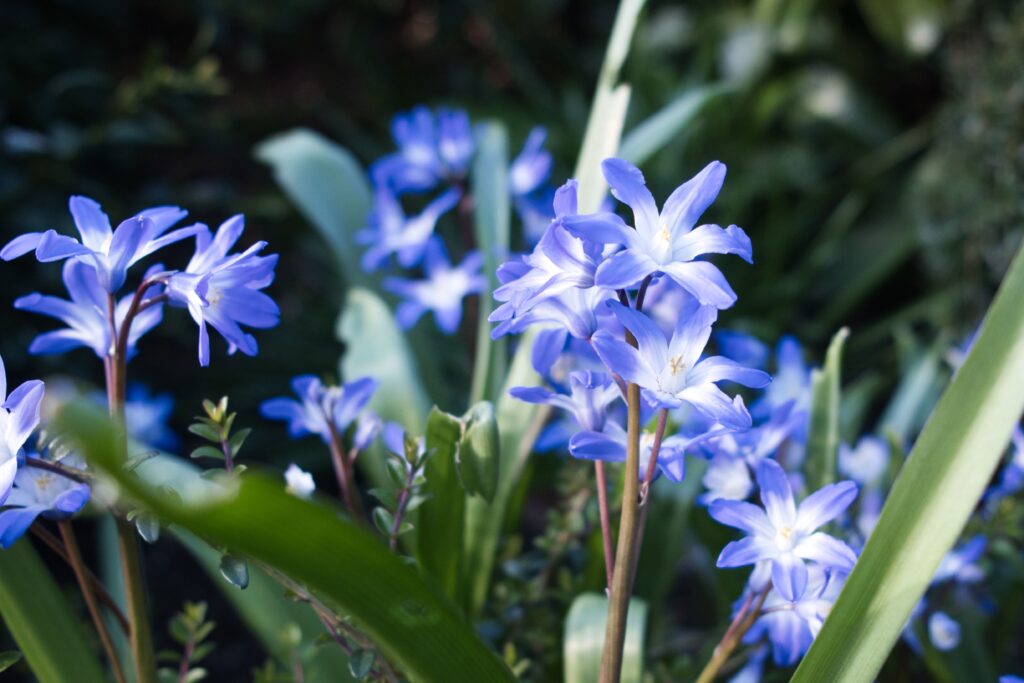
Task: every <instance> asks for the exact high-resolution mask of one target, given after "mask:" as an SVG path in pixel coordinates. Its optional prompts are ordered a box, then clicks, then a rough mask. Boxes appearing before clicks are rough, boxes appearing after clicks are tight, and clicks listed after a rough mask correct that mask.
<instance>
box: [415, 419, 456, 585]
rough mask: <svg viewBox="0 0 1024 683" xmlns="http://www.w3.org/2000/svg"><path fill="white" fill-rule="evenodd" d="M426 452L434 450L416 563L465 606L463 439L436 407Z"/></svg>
mask: <svg viewBox="0 0 1024 683" xmlns="http://www.w3.org/2000/svg"><path fill="white" fill-rule="evenodd" d="M426 438H427V450H428V451H433V455H432V456H431V457H430V460H428V461H427V465H426V468H425V469H424V476H425V477H426V479H427V481H426V483H424V484H423V489H422V491H423V493H424V494H425V495H426V496H427V502H426V503H424V504H423V506H422V507H420V509H419V512H418V516H417V518H416V519H417V523H416V534H417V535H416V560H417V562H419V565H420V567H421V568H422V569H423V572H424V573H425V574H426V575H427V576H430V577H431V578H433V579H434V581H435V582H436V583H437V585H438V586H440V587H441V588H442V590H444V592H445V594H446V595H448V597H449V598H451V599H452V601H453V602H455V603H456V604H462V596H464V595H465V592H466V591H465V586H464V584H463V581H462V562H461V560H462V544H463V516H464V511H465V499H466V494H465V491H463V489H462V484H460V483H459V474H458V472H457V470H456V463H455V451H456V449H457V448H458V445H459V439H460V438H462V425H461V424H460V423H459V419H458V418H456V417H454V416H452V415H449V414H448V413H445V412H442V411H440V410H438V409H437V408H436V407H435V408H434V409H433V410H431V411H430V417H428V418H427V434H426Z"/></svg>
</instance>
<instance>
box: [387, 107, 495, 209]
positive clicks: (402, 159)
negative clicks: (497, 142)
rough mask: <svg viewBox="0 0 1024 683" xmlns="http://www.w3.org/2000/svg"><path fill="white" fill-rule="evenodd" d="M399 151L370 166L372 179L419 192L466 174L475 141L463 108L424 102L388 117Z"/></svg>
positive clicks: (407, 190) (401, 188) (458, 178)
mask: <svg viewBox="0 0 1024 683" xmlns="http://www.w3.org/2000/svg"><path fill="white" fill-rule="evenodd" d="M391 135H392V137H393V138H394V140H395V144H397V145H398V151H396V152H394V153H393V154H389V155H387V156H385V157H382V158H381V159H379V160H378V161H377V162H376V163H374V164H373V166H372V167H371V169H370V173H371V176H372V177H373V180H374V182H375V183H376V184H377V185H378V186H379V185H386V186H388V187H389V188H390V189H392V190H394V191H395V192H399V193H403V192H422V191H425V190H430V189H433V188H434V187H436V186H437V184H438V183H440V182H450V183H454V182H458V181H460V180H462V179H463V178H465V176H466V173H467V171H468V169H469V162H470V160H471V159H472V158H473V152H474V150H475V148H476V143H475V141H474V139H473V129H472V126H471V125H470V122H469V117H468V116H467V115H466V112H464V111H461V110H455V111H452V110H448V109H438V111H437V116H436V118H435V116H434V114H432V113H431V111H430V110H429V109H427V108H426V107H423V106H418V107H415V108H413V109H412V110H411V111H409V112H408V113H404V114H397V115H396V116H395V117H394V118H393V119H392V120H391Z"/></svg>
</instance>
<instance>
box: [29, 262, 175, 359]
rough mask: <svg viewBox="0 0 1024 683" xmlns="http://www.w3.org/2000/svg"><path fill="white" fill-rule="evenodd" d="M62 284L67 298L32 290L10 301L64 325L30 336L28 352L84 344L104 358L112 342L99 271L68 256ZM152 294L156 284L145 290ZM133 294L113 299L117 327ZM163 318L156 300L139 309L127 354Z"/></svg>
mask: <svg viewBox="0 0 1024 683" xmlns="http://www.w3.org/2000/svg"><path fill="white" fill-rule="evenodd" d="M162 270H163V266H160V265H155V266H153V267H151V268H150V269H149V270H148V271H147V277H149V276H150V275H153V274H156V273H159V272H161V271H162ZM63 278H64V286H65V287H66V288H67V290H68V295H69V296H70V297H71V299H70V300H67V299H61V298H59V297H55V296H48V295H44V294H39V293H34V294H28V295H26V296H23V297H21V298H19V299H17V300H15V302H14V307H15V308H17V309H20V310H25V311H32V312H33V313H39V314H42V315H48V316H50V317H52V318H56V319H57V320H60V321H62V322H64V323H65V324H66V325H67V327H66V328H63V329H59V330H54V331H52V332H44V333H43V334H41V335H39V336H38V337H36V338H35V339H33V340H32V344H31V345H30V346H29V349H28V350H29V353H33V354H48V353H64V352H65V351H70V350H71V349H75V348H78V347H80V346H84V347H86V348H89V349H92V350H93V353H95V354H96V355H97V356H99V357H100V358H106V357H107V356H108V355H109V354H110V352H111V348H112V346H113V342H112V340H111V338H110V337H111V334H110V319H109V317H108V312H107V306H108V305H109V304H108V296H107V292H106V290H104V288H103V285H102V284H101V283H100V280H99V274H98V273H97V271H96V269H95V268H93V267H92V266H91V265H89V264H88V263H87V262H85V261H81V260H78V259H71V260H69V261H67V262H66V263H65V264H64V271H63ZM149 291H150V292H151V293H152V296H159V294H160V292H161V288H160V287H159V286H157V287H154V288H152V289H151V290H149ZM132 298H133V296H132V295H127V296H125V297H123V298H122V299H121V300H120V301H118V302H117V305H116V307H115V309H114V319H115V321H116V323H117V325H118V328H119V329H120V327H121V326H122V325H123V324H124V321H125V316H127V314H128V309H129V307H130V306H131V301H132ZM162 319H163V306H162V304H161V303H159V302H157V303H154V304H153V305H151V306H147V307H146V308H145V309H142V310H141V311H139V313H138V315H136V316H135V318H134V320H133V322H132V327H131V330H130V331H129V333H128V349H127V354H128V358H129V359H130V358H132V357H133V356H134V355H135V352H136V348H135V347H136V344H137V343H138V341H139V339H141V338H142V335H144V334H146V333H147V332H149V331H150V330H151V329H153V328H154V327H156V326H157V325H158V324H159V323H160V321H161V320H162Z"/></svg>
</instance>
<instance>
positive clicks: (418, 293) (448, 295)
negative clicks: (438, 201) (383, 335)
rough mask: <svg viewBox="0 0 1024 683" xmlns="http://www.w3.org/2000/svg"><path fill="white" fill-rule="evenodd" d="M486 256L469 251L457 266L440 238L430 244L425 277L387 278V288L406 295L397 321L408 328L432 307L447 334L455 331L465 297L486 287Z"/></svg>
mask: <svg viewBox="0 0 1024 683" xmlns="http://www.w3.org/2000/svg"><path fill="white" fill-rule="evenodd" d="M483 262H484V258H483V255H482V254H480V253H479V252H475V251H472V252H469V253H468V254H466V256H465V258H463V260H462V263H460V264H459V265H458V266H454V267H453V266H452V264H451V262H450V261H449V260H448V255H447V254H446V253H445V249H444V245H443V244H442V243H441V241H440V240H431V241H430V243H429V244H428V245H427V251H426V256H425V258H424V260H423V268H424V270H425V271H426V276H427V277H426V278H425V279H423V280H408V279H405V278H397V277H392V278H386V279H385V280H384V282H383V286H384V289H386V290H387V291H389V292H391V293H392V294H396V295H398V296H400V297H402V298H403V299H404V301H402V302H401V303H400V304H399V305H398V309H397V310H396V311H395V317H396V319H397V320H398V324H399V325H401V327H402V328H403V329H409V328H410V327H412V326H413V325H415V324H416V321H417V320H419V319H420V316H422V315H423V314H424V313H426V312H427V311H433V313H434V321H435V322H436V323H437V326H438V327H439V328H440V329H441V331H442V332H444V333H445V334H455V332H456V331H457V330H458V329H459V323H460V322H462V300H463V299H464V298H465V297H466V296H468V295H470V294H476V293H478V292H480V291H482V290H483V289H484V287H485V286H486V284H487V281H486V279H485V278H484V276H483V275H481V274H480V268H481V266H483Z"/></svg>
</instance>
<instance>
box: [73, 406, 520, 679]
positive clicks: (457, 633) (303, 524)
mask: <svg viewBox="0 0 1024 683" xmlns="http://www.w3.org/2000/svg"><path fill="white" fill-rule="evenodd" d="M57 422H58V424H59V425H60V426H61V427H62V428H63V429H65V430H66V431H67V432H68V433H69V434H73V435H76V436H77V437H78V439H79V440H80V442H81V446H82V448H83V451H84V452H85V454H86V457H87V459H88V460H89V462H90V463H91V464H92V465H93V466H95V467H97V468H98V469H100V470H102V471H104V472H105V473H106V474H107V475H109V476H110V477H111V478H113V479H114V480H115V481H116V482H117V483H118V485H119V486H120V487H121V488H122V489H123V490H124V491H125V492H127V494H128V495H129V496H131V498H132V499H134V500H135V501H136V502H137V504H139V505H142V506H144V507H146V508H148V509H149V510H151V511H152V512H154V513H155V514H157V515H158V516H159V517H160V518H161V519H164V520H166V521H167V522H169V523H172V524H177V525H179V526H181V527H183V528H185V529H188V530H190V531H192V532H193V533H196V534H198V535H201V536H202V537H203V538H206V539H208V540H209V541H210V542H212V543H217V544H219V545H223V546H225V547H227V548H230V549H231V550H232V551H233V552H237V553H240V554H242V555H245V556H248V557H250V558H252V559H254V560H258V561H260V562H263V563H266V564H267V565H269V566H272V567H275V568H276V569H278V570H280V571H282V572H284V573H286V574H287V575H288V576H290V577H291V578H292V579H294V580H296V581H299V582H302V583H304V584H306V585H307V586H308V587H309V588H310V590H313V591H315V592H317V593H319V594H320V595H322V596H323V597H324V598H326V599H329V600H330V601H332V602H334V603H335V604H336V605H337V606H338V608H339V609H341V610H342V611H343V612H344V613H345V614H348V615H350V616H351V618H352V619H353V621H354V622H355V623H356V624H357V625H358V626H359V628H360V629H361V630H362V631H363V632H364V633H366V634H367V635H368V636H369V637H370V638H371V639H373V641H374V642H375V643H376V644H377V645H378V646H379V647H380V648H381V650H382V652H383V653H384V654H385V656H387V657H388V658H389V659H391V661H393V662H394V663H395V664H396V665H397V666H399V667H400V668H401V669H402V670H403V671H404V673H405V675H406V676H407V677H408V678H410V679H411V680H413V681H511V680H513V679H512V675H511V673H510V672H509V671H508V669H507V668H506V667H505V666H504V664H502V662H501V661H500V660H499V659H498V657H497V656H496V655H495V654H494V653H493V652H491V651H490V650H489V649H488V648H487V647H486V646H485V645H484V644H483V643H482V642H481V641H480V639H479V638H477V637H476V635H475V634H474V633H473V630H472V628H470V626H469V625H468V624H467V623H466V622H465V621H464V620H463V619H462V617H461V615H460V614H459V612H458V610H457V609H456V608H455V606H454V605H452V604H451V603H450V602H449V601H448V600H447V599H446V598H445V597H444V596H443V595H442V594H441V593H440V592H439V591H438V590H437V589H436V588H434V587H433V586H432V585H430V584H428V583H427V582H425V581H424V580H423V578H422V577H420V576H419V575H418V574H417V573H416V572H415V571H414V570H413V569H412V568H410V567H409V566H407V565H406V564H405V563H403V562H402V561H401V560H400V559H399V558H398V557H396V556H395V555H393V554H391V553H390V552H388V551H387V549H386V548H385V547H384V545H383V544H382V543H381V542H380V540H379V539H377V538H375V537H373V536H371V535H369V534H368V533H367V532H366V531H364V530H362V529H361V528H358V527H356V526H354V525H352V524H349V523H347V522H345V521H343V520H342V519H340V518H339V516H338V514H337V513H336V511H334V510H332V509H331V508H328V507H326V506H323V505H320V504H317V503H314V502H309V501H304V500H300V499H298V498H296V497H294V496H291V495H288V494H287V493H285V492H284V489H283V487H282V486H281V484H280V482H279V481H276V480H270V479H268V478H266V477H262V476H259V475H257V474H251V475H250V474H247V475H246V476H245V477H243V478H242V480H241V481H240V482H238V484H237V487H232V488H231V490H229V491H225V492H224V493H223V494H221V495H219V496H217V497H212V498H211V499H210V500H209V501H206V502H205V503H202V504H191V505H185V504H182V503H181V502H180V501H179V500H178V499H177V498H176V497H174V496H171V495H167V494H165V493H163V492H161V491H159V490H157V489H154V488H153V487H151V486H149V485H147V484H144V483H143V482H141V481H140V480H139V479H138V478H136V477H134V476H132V475H131V474H130V473H127V472H125V471H124V470H123V467H122V465H123V462H124V457H123V453H120V452H119V451H118V447H117V439H116V437H115V430H114V429H113V427H112V425H111V423H110V422H109V420H107V419H106V418H105V417H104V416H103V415H102V414H100V413H99V412H98V411H97V410H95V409H94V408H92V407H90V406H86V405H80V404H79V405H71V406H68V407H67V408H65V409H64V410H62V411H61V413H60V414H59V416H58V420H57Z"/></svg>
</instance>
